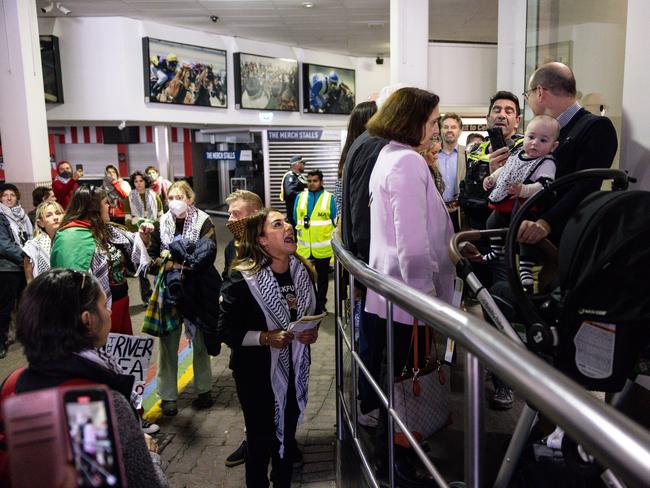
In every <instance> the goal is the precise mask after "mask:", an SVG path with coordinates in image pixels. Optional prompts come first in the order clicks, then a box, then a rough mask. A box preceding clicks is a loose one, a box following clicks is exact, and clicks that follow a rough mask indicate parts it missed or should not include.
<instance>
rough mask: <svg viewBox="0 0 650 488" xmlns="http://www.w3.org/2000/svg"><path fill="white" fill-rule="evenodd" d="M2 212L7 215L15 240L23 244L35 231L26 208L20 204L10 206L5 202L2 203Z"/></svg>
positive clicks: (0, 209) (0, 204) (0, 207)
mask: <svg viewBox="0 0 650 488" xmlns="http://www.w3.org/2000/svg"><path fill="white" fill-rule="evenodd" d="M0 212H2V214H3V215H4V216H5V217H7V220H8V221H9V225H10V226H11V233H12V234H13V235H14V239H15V241H16V242H17V243H18V244H19V245H21V246H22V245H23V244H24V243H25V241H27V239H29V236H31V235H32V232H34V228H33V227H32V223H31V222H30V221H29V218H28V217H27V214H26V213H25V210H23V207H22V206H20V205H19V204H17V205H15V206H13V207H11V208H9V207H7V206H6V205H5V204H4V203H0Z"/></svg>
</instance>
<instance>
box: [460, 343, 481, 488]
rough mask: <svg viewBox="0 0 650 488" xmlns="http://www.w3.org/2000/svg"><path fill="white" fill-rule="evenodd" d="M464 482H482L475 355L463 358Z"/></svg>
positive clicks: (476, 485) (473, 485)
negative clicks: (464, 403)
mask: <svg viewBox="0 0 650 488" xmlns="http://www.w3.org/2000/svg"><path fill="white" fill-rule="evenodd" d="M465 361H466V362H465V372H466V378H465V398H466V402H467V408H466V409H465V483H466V486H467V487H468V488H480V487H481V486H482V484H483V454H484V449H483V448H484V445H483V374H482V373H483V371H482V370H481V364H480V363H479V360H478V358H477V357H476V356H474V355H473V354H470V353H469V352H468V353H467V355H466V358H465Z"/></svg>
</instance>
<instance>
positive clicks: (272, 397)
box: [219, 209, 321, 488]
mask: <svg viewBox="0 0 650 488" xmlns="http://www.w3.org/2000/svg"><path fill="white" fill-rule="evenodd" d="M219 302H220V304H221V315H220V317H219V331H220V334H221V337H222V338H223V340H224V342H226V344H228V345H229V346H230V348H231V350H232V353H231V360H230V367H231V368H232V370H233V376H234V377H235V385H236V387H237V396H238V397H239V402H240V404H241V407H242V410H243V412H244V421H245V423H246V440H247V444H248V457H247V459H246V485H247V486H248V487H259V486H269V479H268V477H267V472H268V464H269V460H271V465H272V469H271V481H272V482H273V486H274V487H287V488H288V487H289V486H290V485H291V474H292V461H293V460H295V459H299V458H300V452H299V451H298V447H297V444H296V438H295V434H296V427H297V425H298V423H299V422H302V420H303V417H304V411H305V407H306V404H307V390H308V384H309V365H310V362H311V352H310V344H313V343H314V342H316V340H317V339H318V325H319V319H320V318H321V317H320V316H318V317H313V318H312V317H310V316H313V315H314V313H315V312H317V311H319V310H317V301H316V293H315V287H314V279H313V275H312V271H311V266H310V265H309V263H308V262H306V261H305V260H304V259H302V258H301V257H300V256H299V255H297V254H296V241H295V239H294V236H293V227H292V226H291V224H290V223H289V221H288V220H287V218H286V217H285V216H284V215H283V214H281V213H280V212H277V211H275V210H270V209H264V210H261V211H260V212H258V213H256V214H254V215H252V216H250V217H248V218H247V219H246V228H245V230H244V233H243V236H242V238H241V240H240V242H239V247H238V248H237V259H236V260H235V261H234V262H233V264H232V267H231V273H230V275H229V277H228V279H227V280H226V281H225V282H224V284H223V286H222V288H221V297H220V298H219ZM301 319H302V320H301Z"/></svg>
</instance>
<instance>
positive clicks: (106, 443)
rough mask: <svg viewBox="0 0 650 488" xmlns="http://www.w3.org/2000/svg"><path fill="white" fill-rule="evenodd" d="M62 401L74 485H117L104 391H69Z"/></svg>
mask: <svg viewBox="0 0 650 488" xmlns="http://www.w3.org/2000/svg"><path fill="white" fill-rule="evenodd" d="M64 404H65V414H66V418H67V424H68V433H69V435H70V441H71V444H72V456H73V460H74V465H75V468H76V470H77V486H81V487H119V486H121V483H120V468H119V465H118V459H119V458H118V455H117V450H116V445H115V436H114V435H113V426H112V425H111V417H110V414H109V410H108V408H109V407H108V399H107V398H106V393H105V392H104V391H102V390H76V391H69V392H66V394H65V396H64Z"/></svg>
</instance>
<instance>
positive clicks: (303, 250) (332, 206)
mask: <svg viewBox="0 0 650 488" xmlns="http://www.w3.org/2000/svg"><path fill="white" fill-rule="evenodd" d="M307 185H308V189H307V190H305V191H303V192H302V193H301V194H300V196H299V197H298V199H297V200H296V207H295V209H294V215H295V217H296V222H297V224H296V231H297V233H298V254H300V255H301V256H302V257H304V258H307V259H309V260H310V261H311V262H312V263H313V265H314V268H316V274H317V282H316V295H317V297H316V299H317V302H318V306H317V309H318V308H319V307H320V308H321V309H322V310H325V302H327V288H328V285H329V277H328V275H327V273H328V271H329V263H330V259H331V258H332V256H333V251H332V232H333V231H334V219H336V203H335V201H334V196H333V195H332V194H331V193H330V192H328V191H327V190H324V189H323V173H322V172H321V171H320V170H318V169H315V170H312V171H310V172H309V173H307Z"/></svg>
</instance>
